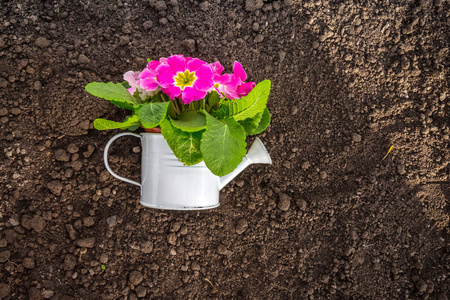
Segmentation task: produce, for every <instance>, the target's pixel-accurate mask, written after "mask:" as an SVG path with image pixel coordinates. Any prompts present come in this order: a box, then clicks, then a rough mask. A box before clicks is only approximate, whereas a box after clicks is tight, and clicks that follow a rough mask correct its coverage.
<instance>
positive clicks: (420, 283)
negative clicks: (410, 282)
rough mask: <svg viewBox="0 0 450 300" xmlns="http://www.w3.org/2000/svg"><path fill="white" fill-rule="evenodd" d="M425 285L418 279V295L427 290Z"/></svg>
mask: <svg viewBox="0 0 450 300" xmlns="http://www.w3.org/2000/svg"><path fill="white" fill-rule="evenodd" d="M427 287H428V286H427V283H426V282H425V281H424V280H423V279H419V280H417V282H416V288H417V290H418V291H419V292H420V293H423V292H425V291H426V290H427Z"/></svg>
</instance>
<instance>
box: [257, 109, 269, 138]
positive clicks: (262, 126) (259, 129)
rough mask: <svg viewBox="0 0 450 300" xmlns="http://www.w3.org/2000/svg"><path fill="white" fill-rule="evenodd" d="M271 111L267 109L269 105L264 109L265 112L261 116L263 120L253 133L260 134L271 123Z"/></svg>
mask: <svg viewBox="0 0 450 300" xmlns="http://www.w3.org/2000/svg"><path fill="white" fill-rule="evenodd" d="M270 119H271V118H270V112H269V110H268V109H267V107H266V108H265V109H264V112H263V114H262V117H261V121H260V122H259V125H258V127H257V128H256V129H255V130H254V131H253V133H252V135H253V134H260V133H261V132H263V131H264V130H266V128H267V127H268V126H269V124H270Z"/></svg>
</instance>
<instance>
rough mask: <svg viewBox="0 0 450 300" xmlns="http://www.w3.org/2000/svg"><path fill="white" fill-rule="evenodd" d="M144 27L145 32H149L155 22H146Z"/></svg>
mask: <svg viewBox="0 0 450 300" xmlns="http://www.w3.org/2000/svg"><path fill="white" fill-rule="evenodd" d="M142 26H144V29H145V30H149V29H151V28H152V27H153V22H152V21H150V20H148V21H145V22H144V24H142Z"/></svg>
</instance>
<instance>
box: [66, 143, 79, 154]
mask: <svg viewBox="0 0 450 300" xmlns="http://www.w3.org/2000/svg"><path fill="white" fill-rule="evenodd" d="M78 150H80V148H78V146H77V145H75V144H70V145H69V146H68V147H67V151H69V153H72V154H74V153H77V152H78Z"/></svg>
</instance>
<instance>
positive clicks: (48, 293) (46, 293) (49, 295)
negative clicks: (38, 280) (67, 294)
mask: <svg viewBox="0 0 450 300" xmlns="http://www.w3.org/2000/svg"><path fill="white" fill-rule="evenodd" d="M54 295H55V292H54V291H51V290H43V291H42V297H44V298H45V299H50V298H52V297H53V296H54Z"/></svg>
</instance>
